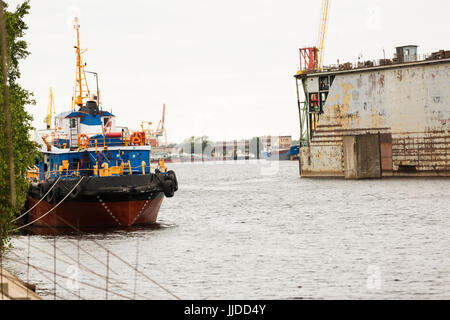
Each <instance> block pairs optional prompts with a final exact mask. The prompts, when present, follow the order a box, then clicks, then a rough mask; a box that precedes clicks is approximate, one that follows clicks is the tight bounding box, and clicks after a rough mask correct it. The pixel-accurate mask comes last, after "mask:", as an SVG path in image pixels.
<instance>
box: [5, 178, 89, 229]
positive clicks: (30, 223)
mask: <svg viewBox="0 0 450 320" xmlns="http://www.w3.org/2000/svg"><path fill="white" fill-rule="evenodd" d="M83 179H84V176H83V177H81V179H80V180H79V181H78V183H77V184H76V185H75V186H74V187H73V188H72V190H70V192H69V193H67V195H66V196H65V197H64V198H63V199H62V200H61V201H60V202H58V204H57V205H56V206H54V207H53V208H51V209H50V210H49V211H47V212H46V213H45V214H43V215H42V216H40V217H39V218H37V219H35V220H34V221H31V222H29V223H27V224H25V225H23V226H20V227H18V228H17V229H15V230H14V231H18V230H20V229H23V228H25V227H28V226H29V225H32V224H33V223H35V222H37V221H39V220H41V219H42V218H44V217H46V216H47V215H48V214H50V213H51V212H52V211H53V210H55V209H56V208H57V207H58V206H59V205H60V204H61V203H63V202H64V200H66V199H67V197H68V196H69V195H70V194H71V193H72V192H73V190H75V188H76V187H78V185H79V184H80V183H81V181H83Z"/></svg>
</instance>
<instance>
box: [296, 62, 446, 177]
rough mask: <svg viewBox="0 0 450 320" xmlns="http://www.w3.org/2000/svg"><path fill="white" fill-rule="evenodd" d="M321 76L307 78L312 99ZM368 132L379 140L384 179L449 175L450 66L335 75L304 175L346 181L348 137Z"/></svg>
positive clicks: (303, 155) (304, 158)
mask: <svg viewBox="0 0 450 320" xmlns="http://www.w3.org/2000/svg"><path fill="white" fill-rule="evenodd" d="M320 77H321V75H320V74H318V75H316V76H308V77H307V78H304V79H302V81H301V85H302V87H303V90H304V91H305V94H306V97H307V100H308V97H311V94H314V93H315V91H314V90H320V88H319V87H320V86H318V85H317V83H318V81H319V78H320ZM316 81H317V83H316ZM311 90H312V91H311ZM319 93H321V92H319ZM368 133H370V134H379V135H380V139H379V141H380V146H379V147H380V154H381V159H380V160H381V162H380V163H381V168H382V173H383V176H450V62H447V63H440V64H429V65H428V64H421V65H418V66H411V67H408V68H399V69H395V68H391V69H386V70H376V71H375V70H374V71H365V72H360V73H358V72H352V73H346V74H336V75H335V77H334V79H333V82H332V85H331V86H330V88H329V92H327V98H326V102H325V103H324V105H323V112H322V113H321V114H320V116H319V121H318V123H317V127H316V128H314V131H313V132H312V133H311V138H310V141H309V146H304V147H303V148H302V149H301V152H300V167H301V170H300V172H301V175H302V176H305V177H314V176H316V177H323V176H330V177H335V176H341V177H344V163H345V159H344V152H343V137H345V136H349V135H364V134H368Z"/></svg>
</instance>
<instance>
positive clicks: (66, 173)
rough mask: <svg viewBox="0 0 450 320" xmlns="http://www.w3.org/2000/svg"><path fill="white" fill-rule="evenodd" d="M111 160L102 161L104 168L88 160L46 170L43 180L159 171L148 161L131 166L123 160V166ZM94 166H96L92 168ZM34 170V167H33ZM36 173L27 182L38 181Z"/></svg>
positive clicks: (38, 173) (38, 174)
mask: <svg viewBox="0 0 450 320" xmlns="http://www.w3.org/2000/svg"><path fill="white" fill-rule="evenodd" d="M112 162H113V161H111V162H104V163H108V166H107V167H106V168H104V167H102V166H99V165H98V163H97V162H88V165H86V166H83V167H77V166H76V165H77V163H72V164H71V165H69V168H67V169H65V168H58V169H54V170H48V171H45V172H44V181H47V180H48V179H55V178H59V177H61V178H62V179H68V178H76V177H81V176H120V175H134V174H143V175H146V174H150V173H152V169H155V170H156V169H159V170H160V171H161V168H160V166H159V165H156V166H152V164H151V162H150V163H148V164H147V163H145V165H144V164H141V165H138V166H131V164H129V163H127V162H123V166H122V165H121V164H117V163H116V165H111V166H110V164H113V163H112ZM94 166H96V167H97V168H94ZM33 170H34V171H33V172H35V169H33ZM155 170H153V172H155ZM35 173H36V174H35V175H33V176H32V177H31V176H30V177H29V178H28V181H29V182H39V179H40V178H39V177H40V171H37V172H35Z"/></svg>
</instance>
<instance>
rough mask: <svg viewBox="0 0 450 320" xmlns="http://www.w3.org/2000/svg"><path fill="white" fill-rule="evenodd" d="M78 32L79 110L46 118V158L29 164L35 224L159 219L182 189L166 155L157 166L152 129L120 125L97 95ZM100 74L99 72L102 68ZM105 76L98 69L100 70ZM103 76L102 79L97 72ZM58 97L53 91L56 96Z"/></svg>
mask: <svg viewBox="0 0 450 320" xmlns="http://www.w3.org/2000/svg"><path fill="white" fill-rule="evenodd" d="M79 27H80V25H79V23H78V19H77V18H76V19H75V29H76V32H77V45H76V46H75V49H76V57H77V64H76V82H75V89H74V94H73V98H72V110H70V111H68V112H64V113H61V114H59V115H57V116H56V117H55V119H54V120H55V121H54V128H52V121H51V120H52V119H51V118H52V112H51V110H50V111H49V114H48V115H47V118H46V123H47V128H46V129H44V130H39V131H37V132H36V137H35V140H36V142H37V143H38V144H40V145H41V153H42V157H41V158H40V159H39V160H37V161H36V165H35V166H34V167H33V168H29V170H28V171H27V178H28V180H29V182H30V187H29V192H28V197H27V207H26V209H27V212H28V213H27V218H26V223H27V225H31V226H39V227H77V228H84V227H116V226H117V227H129V226H134V225H143V224H152V223H154V222H156V220H157V216H158V212H159V209H160V206H161V203H162V201H163V199H164V196H165V197H167V198H171V197H173V196H174V193H175V192H176V191H177V190H178V182H177V178H176V175H175V172H173V171H167V168H166V167H165V165H164V161H163V160H162V161H160V162H159V163H158V165H157V166H156V168H152V167H151V161H150V151H151V143H150V139H149V137H148V136H147V135H146V133H145V132H144V131H136V132H130V131H129V129H128V128H126V127H119V126H116V117H115V116H114V115H113V114H112V111H111V112H108V111H105V110H104V108H103V106H102V104H101V102H100V97H99V90H98V81H97V94H96V95H91V93H90V91H89V88H88V83H87V80H86V73H87V72H88V71H85V70H84V68H85V66H86V65H85V64H84V63H83V61H82V58H81V55H82V53H83V50H81V49H80V36H79ZM94 74H95V73H94ZM95 75H97V74H95ZM97 80H98V78H97ZM51 97H52V95H51Z"/></svg>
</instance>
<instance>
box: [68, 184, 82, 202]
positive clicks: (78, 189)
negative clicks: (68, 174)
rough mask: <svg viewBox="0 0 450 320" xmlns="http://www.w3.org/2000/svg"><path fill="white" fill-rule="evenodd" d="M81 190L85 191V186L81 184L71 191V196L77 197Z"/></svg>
mask: <svg viewBox="0 0 450 320" xmlns="http://www.w3.org/2000/svg"><path fill="white" fill-rule="evenodd" d="M81 191H83V187H82V186H81V185H78V186H77V187H76V188H75V189H74V190H73V191H72V192H71V193H70V198H72V199H75V198H77V197H78V196H79V195H80V194H81Z"/></svg>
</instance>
